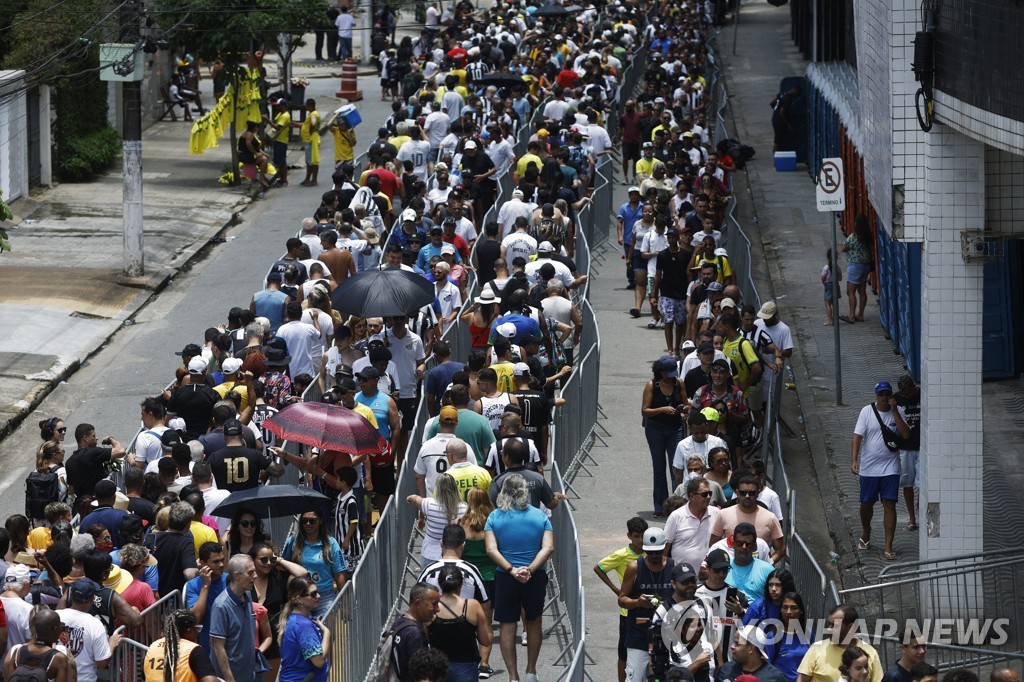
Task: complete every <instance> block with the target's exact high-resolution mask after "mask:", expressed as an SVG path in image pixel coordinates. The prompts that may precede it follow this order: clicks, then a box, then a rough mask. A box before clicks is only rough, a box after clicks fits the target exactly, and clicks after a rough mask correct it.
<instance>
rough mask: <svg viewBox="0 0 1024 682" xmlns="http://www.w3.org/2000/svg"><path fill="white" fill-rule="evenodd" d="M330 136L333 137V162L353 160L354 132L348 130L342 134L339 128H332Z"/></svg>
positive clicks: (354, 155)
mask: <svg viewBox="0 0 1024 682" xmlns="http://www.w3.org/2000/svg"><path fill="white" fill-rule="evenodd" d="M331 134H332V135H334V160H335V161H352V160H353V159H355V158H356V154H355V150H354V146H355V143H356V131H354V130H352V129H351V128H349V129H348V130H346V131H344V132H342V130H341V128H339V127H338V126H334V127H332V128H331Z"/></svg>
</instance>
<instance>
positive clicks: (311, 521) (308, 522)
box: [302, 519, 320, 526]
mask: <svg viewBox="0 0 1024 682" xmlns="http://www.w3.org/2000/svg"><path fill="white" fill-rule="evenodd" d="M318 523H320V519H302V525H304V526H315V525H316V524H318Z"/></svg>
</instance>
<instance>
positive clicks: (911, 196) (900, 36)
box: [889, 0, 926, 242]
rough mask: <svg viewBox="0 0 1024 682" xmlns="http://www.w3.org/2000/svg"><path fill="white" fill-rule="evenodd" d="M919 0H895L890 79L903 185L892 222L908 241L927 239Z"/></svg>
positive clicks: (896, 170) (896, 166) (895, 173)
mask: <svg viewBox="0 0 1024 682" xmlns="http://www.w3.org/2000/svg"><path fill="white" fill-rule="evenodd" d="M920 4H921V3H920V0H892V21H891V23H890V24H889V26H890V31H891V37H890V39H891V41H892V42H891V48H890V54H891V56H892V60H891V62H890V82H891V87H892V116H891V121H892V142H893V145H892V153H893V157H892V183H893V185H895V186H900V185H902V186H903V196H904V203H903V218H902V225H900V221H899V220H895V221H894V224H893V228H892V230H893V237H895V238H897V239H901V240H903V241H909V242H919V241H921V240H922V239H924V225H925V203H924V197H925V194H924V138H925V135H926V133H925V132H924V131H923V130H921V126H920V125H918V123H917V114H916V113H915V111H914V95H915V94H916V93H917V89H918V86H919V85H920V84H919V83H918V82H917V81H916V80H915V79H914V74H913V72H912V71H911V64H912V63H913V61H914V44H913V41H914V36H915V34H916V33H917V31H919V30H920V28H921V18H920V17H921V9H920Z"/></svg>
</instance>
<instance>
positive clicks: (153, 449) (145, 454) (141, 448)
mask: <svg viewBox="0 0 1024 682" xmlns="http://www.w3.org/2000/svg"><path fill="white" fill-rule="evenodd" d="M165 431H167V427H166V426H164V425H163V424H160V425H157V426H154V427H153V428H151V429H146V430H145V431H143V432H142V433H140V434H139V437H138V438H136V439H135V461H136V462H146V463H147V464H148V463H149V462H152V461H153V460H157V459H160V458H161V457H162V456H163V454H164V449H163V447H162V446H161V445H160V436H162V435H163V434H164V432H165Z"/></svg>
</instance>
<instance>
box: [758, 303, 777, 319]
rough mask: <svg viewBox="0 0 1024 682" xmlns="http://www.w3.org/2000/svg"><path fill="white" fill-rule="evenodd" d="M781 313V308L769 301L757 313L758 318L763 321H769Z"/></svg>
mask: <svg viewBox="0 0 1024 682" xmlns="http://www.w3.org/2000/svg"><path fill="white" fill-rule="evenodd" d="M778 312H779V306H777V305H775V301H768V302H767V303H765V304H764V305H763V306H761V309H760V310H758V311H757V316H758V317H760V318H761V319H762V320H767V319H770V318H773V317H775V315H776V313H778Z"/></svg>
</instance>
